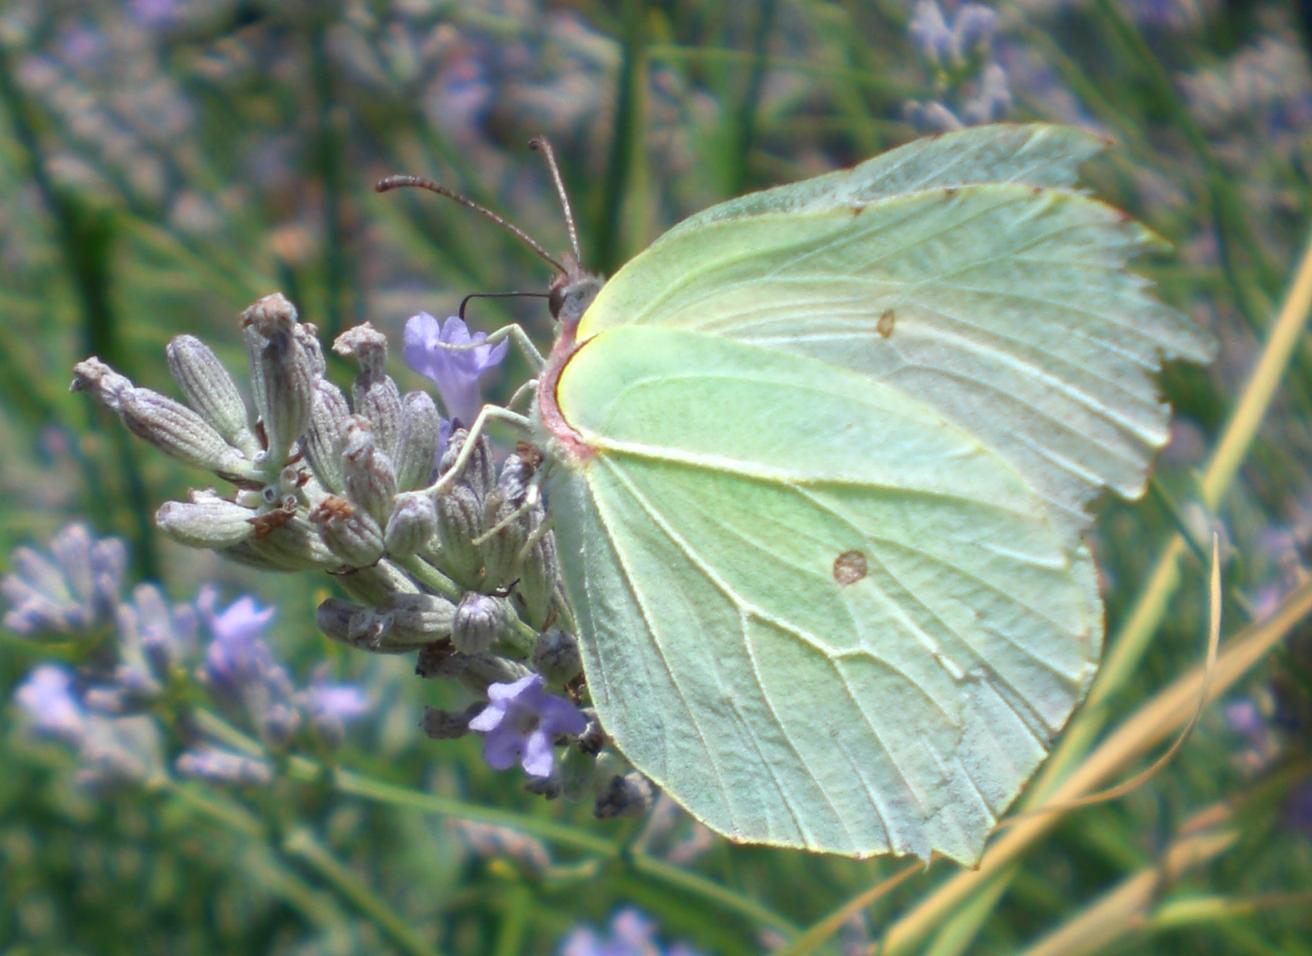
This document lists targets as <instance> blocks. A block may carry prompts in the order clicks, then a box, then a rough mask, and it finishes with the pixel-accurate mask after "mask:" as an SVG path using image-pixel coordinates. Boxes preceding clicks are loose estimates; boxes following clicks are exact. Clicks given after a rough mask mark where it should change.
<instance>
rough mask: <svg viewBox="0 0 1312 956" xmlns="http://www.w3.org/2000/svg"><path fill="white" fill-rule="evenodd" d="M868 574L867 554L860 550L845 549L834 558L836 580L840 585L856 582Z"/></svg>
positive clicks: (844, 585)
mask: <svg viewBox="0 0 1312 956" xmlns="http://www.w3.org/2000/svg"><path fill="white" fill-rule="evenodd" d="M865 576H866V556H865V555H864V554H862V553H861V552H860V551H856V550H853V551H844V552H843V553H842V554H840V555H839V556H838V557H836V558H834V580H835V581H837V582H838V586H839V587H846V586H847V585H849V584H855V583H856V582H857V581H860V580H861V579H862V578H863V577H865Z"/></svg>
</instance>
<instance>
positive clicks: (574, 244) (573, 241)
mask: <svg viewBox="0 0 1312 956" xmlns="http://www.w3.org/2000/svg"><path fill="white" fill-rule="evenodd" d="M528 148H529V149H535V150H537V151H538V152H540V153H541V154H542V156H543V158H544V159H546V161H547V169H549V170H551V181H552V182H554V183H555V184H556V195H557V196H559V197H560V208H561V209H563V210H564V211H565V228H566V229H568V230H569V247H570V249H572V250H573V251H574V261H575V262H582V261H583V254H582V253H581V252H579V230H578V227H577V226H576V225H574V210H572V209H570V207H569V194H568V193H566V192H565V183H564V181H563V180H562V179H561V178H560V167H559V166H557V165H556V151H555V150H554V149H552V148H551V143H550V142H549V141H548V140H547V138H546V137H545V136H534V137H533V138H532V139H531V140H529V141H528Z"/></svg>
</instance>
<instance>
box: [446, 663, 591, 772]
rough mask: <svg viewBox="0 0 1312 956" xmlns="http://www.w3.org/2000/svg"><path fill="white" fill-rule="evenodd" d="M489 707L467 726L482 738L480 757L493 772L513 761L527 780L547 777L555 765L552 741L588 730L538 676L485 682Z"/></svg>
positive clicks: (584, 721)
mask: <svg viewBox="0 0 1312 956" xmlns="http://www.w3.org/2000/svg"><path fill="white" fill-rule="evenodd" d="M487 696H488V705H487V707H485V708H484V709H483V711H482V712H481V713H479V714H478V715H477V716H475V717H474V719H473V720H471V721H470V722H469V729H470V730H476V731H478V732H479V733H481V734H483V735H484V736H483V757H484V759H485V760H487V762H488V765H489V766H490V767H492V769H494V770H508V769H510V767H512V766H513V765H514V764H515V763H516V762H519V764H520V766H522V767H523V768H524V772H525V773H527V774H528V775H529V776H530V777H549V776H551V771H552V769H553V768H554V767H555V754H554V752H553V751H552V739H553V738H554V737H555V736H556V735H557V734H580V733H582V732H583V729H584V728H585V727H586V726H587V723H588V721H587V718H585V717H584V716H583V714H582V712H581V711H580V710H579V709H578V708H577V707H575V706H574V705H573V704H571V703H570V702H569V701H567V700H565V698H563V697H557V696H555V695H554V694H549V693H547V691H546V689H545V682H544V681H543V679H542V675H540V674H528V675H526V676H524V677H521V678H520V679H519V680H517V681H515V682H514V683H512V684H489V685H488V688H487Z"/></svg>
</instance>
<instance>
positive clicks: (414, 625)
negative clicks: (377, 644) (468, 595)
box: [381, 594, 456, 647]
mask: <svg viewBox="0 0 1312 956" xmlns="http://www.w3.org/2000/svg"><path fill="white" fill-rule="evenodd" d="M381 610H382V611H383V612H384V613H386V614H389V615H391V618H392V627H391V630H390V631H389V632H388V634H387V639H386V643H387V644H389V645H391V646H400V645H402V644H406V645H409V646H411V647H419V646H421V645H423V644H433V643H435V642H437V641H440V640H442V639H443V638H446V637H449V636H450V635H451V625H452V624H453V623H454V621H455V616H456V607H455V605H454V604H452V603H451V602H450V601H448V600H446V599H445V598H440V597H437V596H436V595H433V594H393V595H391V596H390V597H389V598H388V599H387V601H386V602H385V603H384V604H383V606H382V608H381Z"/></svg>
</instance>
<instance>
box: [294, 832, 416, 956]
mask: <svg viewBox="0 0 1312 956" xmlns="http://www.w3.org/2000/svg"><path fill="white" fill-rule="evenodd" d="M283 850H284V851H285V852H286V853H288V854H289V855H290V856H292V857H294V858H295V859H297V860H299V861H300V862H301V863H302V864H304V865H305V866H307V867H308V868H309V869H310V870H312V871H313V872H314V873H315V875H316V876H318V877H320V878H321V879H322V880H324V881H325V882H326V883H327V884H328V885H329V886H331V887H332V888H333V889H335V890H336V891H337V892H338V893H339V894H340V895H341V896H342V897H344V898H345V899H347V900H349V901H350V902H351V904H352V905H353V906H355V907H356V909H358V910H359V911H360V912H362V913H364V914H365V915H366V916H368V917H369V918H370V919H371V920H373V922H374V924H375V925H376V926H378V928H379V929H381V930H382V931H383V932H384V933H386V934H387V935H388V936H389V937H390V938H391V940H392V942H394V943H395V944H396V945H397V947H398V948H400V949H401V950H402V951H404V952H406V953H410V954H412V956H438V954H439V953H440V952H441V951H440V950H439V949H438V948H437V947H436V946H434V945H433V944H432V942H431V941H429V940H427V939H424V938H423V936H421V935H420V934H419V933H417V932H416V931H415V930H414V929H413V928H412V927H411V926H410V924H409V922H407V920H406V918H405V917H404V916H402V915H401V914H400V913H398V912H397V911H396V910H394V909H393V908H392V907H391V906H389V905H388V904H387V901H386V900H384V899H383V898H382V897H381V896H379V895H378V894H377V893H375V892H374V891H373V890H371V889H370V888H369V887H368V886H367V885H366V884H365V882H364V881H363V880H361V879H360V878H359V877H358V876H357V875H356V874H355V873H354V872H353V871H352V870H351V869H350V867H348V866H347V865H346V864H344V863H343V862H342V861H341V860H339V859H337V857H335V856H333V854H332V853H331V852H330V851H329V850H328V848H327V847H325V846H324V845H323V844H322V843H320V842H319V841H318V839H316V838H315V836H314V834H313V833H311V832H310V831H309V830H308V829H307V828H305V827H297V828H296V829H294V830H292V831H291V832H290V833H288V834H287V837H286V839H285V840H284V841H283Z"/></svg>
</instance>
